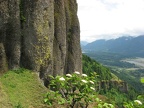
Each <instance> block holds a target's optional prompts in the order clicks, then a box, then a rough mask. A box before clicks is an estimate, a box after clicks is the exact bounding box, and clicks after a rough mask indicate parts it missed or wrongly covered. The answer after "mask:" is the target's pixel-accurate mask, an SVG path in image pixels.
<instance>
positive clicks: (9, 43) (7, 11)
mask: <svg viewBox="0 0 144 108" xmlns="http://www.w3.org/2000/svg"><path fill="white" fill-rule="evenodd" d="M0 16H1V17H0V43H1V45H2V46H4V50H3V51H5V59H6V61H7V63H8V69H17V68H19V67H24V68H27V69H31V70H33V71H36V72H39V73H40V78H42V79H46V77H47V75H49V74H51V75H57V74H66V73H72V72H74V71H75V70H77V71H80V72H81V49H80V30H79V21H78V17H77V3H76V0H1V1H0Z"/></svg>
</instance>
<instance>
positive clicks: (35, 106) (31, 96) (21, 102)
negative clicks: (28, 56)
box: [0, 69, 47, 108]
mask: <svg viewBox="0 0 144 108" xmlns="http://www.w3.org/2000/svg"><path fill="white" fill-rule="evenodd" d="M46 91H47V89H46V88H45V87H44V86H42V84H41V83H40V81H39V79H38V76H37V75H36V73H32V72H30V71H28V70H25V69H19V70H17V71H9V72H7V73H6V74H4V75H3V76H1V77H0V105H1V106H2V105H3V106H7V107H6V108H10V107H18V106H19V107H20V106H22V107H24V108H40V107H44V105H43V96H44V93H46ZM1 106H0V107H1ZM2 108H3V107H2Z"/></svg>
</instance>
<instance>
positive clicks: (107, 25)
mask: <svg viewBox="0 0 144 108" xmlns="http://www.w3.org/2000/svg"><path fill="white" fill-rule="evenodd" d="M77 2H78V6H79V8H78V17H79V20H80V28H81V40H86V41H94V40H96V39H100V38H106V39H108V38H116V37H117V36H121V35H124V34H125V35H140V34H142V33H144V32H143V31H144V20H143V19H144V0H77Z"/></svg>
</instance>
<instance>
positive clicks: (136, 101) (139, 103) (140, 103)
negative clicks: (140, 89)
mask: <svg viewBox="0 0 144 108" xmlns="http://www.w3.org/2000/svg"><path fill="white" fill-rule="evenodd" d="M134 102H135V103H137V104H138V105H142V102H141V101H140V100H134Z"/></svg>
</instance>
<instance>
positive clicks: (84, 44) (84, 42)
mask: <svg viewBox="0 0 144 108" xmlns="http://www.w3.org/2000/svg"><path fill="white" fill-rule="evenodd" d="M80 44H81V46H86V45H87V44H88V42H86V41H80Z"/></svg>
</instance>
